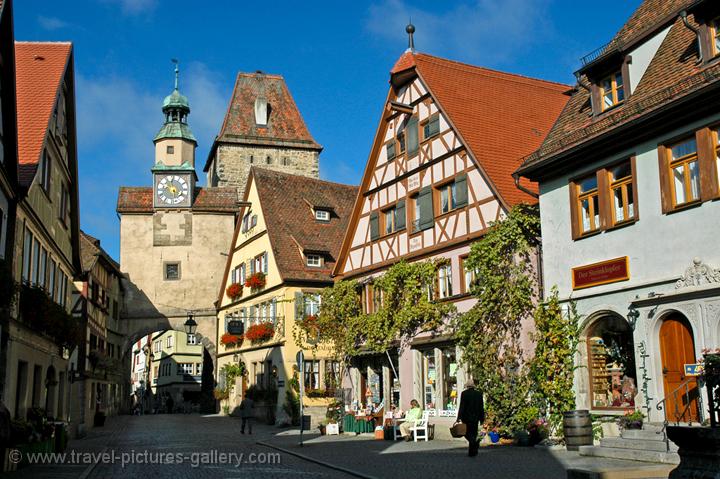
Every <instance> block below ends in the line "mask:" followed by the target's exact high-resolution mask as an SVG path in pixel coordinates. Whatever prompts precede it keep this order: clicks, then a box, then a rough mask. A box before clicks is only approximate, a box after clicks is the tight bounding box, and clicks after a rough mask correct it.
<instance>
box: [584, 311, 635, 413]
mask: <svg viewBox="0 0 720 479" xmlns="http://www.w3.org/2000/svg"><path fill="white" fill-rule="evenodd" d="M585 332H586V333H585V334H586V343H587V348H588V351H587V358H588V359H587V364H588V373H589V381H590V382H589V393H590V398H589V399H590V406H591V408H592V409H594V410H600V409H608V410H612V409H629V408H634V407H635V396H636V395H637V373H636V372H635V352H634V348H633V333H632V329H631V328H630V325H629V324H628V322H627V321H626V320H625V318H623V317H622V316H620V315H618V314H616V313H613V312H606V313H603V314H600V315H598V316H597V318H596V319H595V320H593V321H592V322H591V323H590V324H589V325H588V326H587V328H586V330H585Z"/></svg>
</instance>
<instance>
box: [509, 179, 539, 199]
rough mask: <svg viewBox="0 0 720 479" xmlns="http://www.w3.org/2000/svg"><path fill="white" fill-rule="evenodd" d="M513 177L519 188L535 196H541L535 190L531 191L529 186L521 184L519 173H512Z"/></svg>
mask: <svg viewBox="0 0 720 479" xmlns="http://www.w3.org/2000/svg"><path fill="white" fill-rule="evenodd" d="M512 177H513V179H514V180H515V186H516V187H517V189H519V190H520V191H522V192H525V193H527V194H528V195H530V196H532V197H533V198H540V195H539V194H537V193H535V192H534V191H530V190H528V189H527V188H525V187H524V186H523V185H521V184H520V175H519V174H517V173H513V174H512Z"/></svg>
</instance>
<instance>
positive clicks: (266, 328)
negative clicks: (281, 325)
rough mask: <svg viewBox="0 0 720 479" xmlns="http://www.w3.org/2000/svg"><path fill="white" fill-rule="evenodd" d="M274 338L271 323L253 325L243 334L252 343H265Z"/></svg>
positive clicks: (273, 329)
mask: <svg viewBox="0 0 720 479" xmlns="http://www.w3.org/2000/svg"><path fill="white" fill-rule="evenodd" d="M273 336H275V327H274V326H273V324H272V323H260V324H253V325H252V326H250V327H249V328H248V329H247V331H246V332H245V337H246V338H247V339H248V340H250V341H251V342H253V343H260V342H263V341H267V340H268V339H271V338H272V337H273Z"/></svg>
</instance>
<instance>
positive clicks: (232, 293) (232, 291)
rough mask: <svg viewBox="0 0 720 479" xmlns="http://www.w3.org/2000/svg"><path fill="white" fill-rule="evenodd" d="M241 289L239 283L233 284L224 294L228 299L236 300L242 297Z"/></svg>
mask: <svg viewBox="0 0 720 479" xmlns="http://www.w3.org/2000/svg"><path fill="white" fill-rule="evenodd" d="M242 292H243V287H242V284H240V283H233V284H231V285H230V286H228V287H227V289H226V290H225V294H227V295H228V298H230V299H232V300H236V299H238V298H239V297H240V296H242Z"/></svg>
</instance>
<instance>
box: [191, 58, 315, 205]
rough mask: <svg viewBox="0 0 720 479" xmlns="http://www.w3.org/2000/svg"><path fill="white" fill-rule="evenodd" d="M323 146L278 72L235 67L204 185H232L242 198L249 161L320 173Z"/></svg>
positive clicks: (272, 167)
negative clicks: (319, 158) (246, 71)
mask: <svg viewBox="0 0 720 479" xmlns="http://www.w3.org/2000/svg"><path fill="white" fill-rule="evenodd" d="M321 151H322V146H320V145H319V144H318V143H316V142H315V140H314V139H313V137H312V135H310V132H309V131H308V128H307V126H306V125H305V122H304V121H303V118H302V116H301V115H300V111H299V110H298V108H297V105H295V101H294V100H293V98H292V96H291V95H290V91H289V90H288V88H287V85H286V84H285V79H284V78H283V77H282V76H280V75H269V74H265V73H262V72H256V73H239V74H238V76H237V80H236V82H235V88H234V89H233V93H232V98H231V99H230V105H229V106H228V110H227V113H226V115H225V119H224V120H223V124H222V126H221V128H220V133H219V134H218V136H217V138H216V139H215V141H214V142H213V145H212V148H211V149H210V153H209V154H208V159H207V162H206V163H205V168H204V171H205V173H207V183H208V186H234V187H236V188H237V189H238V195H239V197H240V198H243V195H244V189H245V183H246V182H247V178H248V175H249V173H250V167H251V166H253V165H256V166H262V167H263V168H266V169H270V170H278V171H284V172H286V173H292V174H296V175H302V176H308V177H311V178H318V177H319V166H318V156H319V155H320V152H321Z"/></svg>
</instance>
